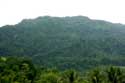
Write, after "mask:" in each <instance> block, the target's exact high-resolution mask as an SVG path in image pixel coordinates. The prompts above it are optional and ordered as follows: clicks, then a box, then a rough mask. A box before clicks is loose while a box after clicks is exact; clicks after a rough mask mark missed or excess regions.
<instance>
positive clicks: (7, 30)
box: [0, 16, 125, 70]
mask: <svg viewBox="0 0 125 83" xmlns="http://www.w3.org/2000/svg"><path fill="white" fill-rule="evenodd" d="M0 55H1V56H27V57H31V58H32V59H33V61H34V63H36V64H41V65H44V66H49V67H51V66H52V67H53V66H57V67H58V68H60V69H66V68H75V69H79V70H81V69H83V68H84V69H86V68H91V67H93V66H97V65H110V64H112V65H117V66H124V65H125V63H124V61H125V25H122V24H113V23H110V22H106V21H102V20H91V19H89V18H87V17H83V16H74V17H49V16H44V17H38V18H36V19H25V20H23V21H22V22H20V23H19V24H17V25H13V26H12V25H7V26H3V27H1V28H0Z"/></svg>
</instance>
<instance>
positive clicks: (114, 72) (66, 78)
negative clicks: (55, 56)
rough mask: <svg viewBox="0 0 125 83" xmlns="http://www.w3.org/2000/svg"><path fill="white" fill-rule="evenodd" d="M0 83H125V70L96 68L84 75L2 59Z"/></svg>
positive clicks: (19, 59) (24, 60)
mask: <svg viewBox="0 0 125 83" xmlns="http://www.w3.org/2000/svg"><path fill="white" fill-rule="evenodd" d="M0 83H125V69H122V68H121V69H120V68H118V67H114V66H111V67H105V68H95V69H91V70H88V71H86V72H84V73H82V72H78V71H76V70H73V69H68V70H64V71H59V70H58V69H56V68H51V69H50V68H44V67H38V65H34V64H33V63H32V61H31V60H29V59H27V58H16V57H0Z"/></svg>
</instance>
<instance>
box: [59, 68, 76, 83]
mask: <svg viewBox="0 0 125 83" xmlns="http://www.w3.org/2000/svg"><path fill="white" fill-rule="evenodd" d="M77 78H78V75H77V73H76V72H75V70H72V69H71V70H67V71H65V72H64V75H63V76H62V78H61V79H62V80H63V81H64V82H65V83H75V81H77Z"/></svg>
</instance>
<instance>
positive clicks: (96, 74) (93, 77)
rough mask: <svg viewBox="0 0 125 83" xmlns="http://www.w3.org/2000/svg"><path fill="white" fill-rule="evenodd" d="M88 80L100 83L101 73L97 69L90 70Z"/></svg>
mask: <svg viewBox="0 0 125 83" xmlns="http://www.w3.org/2000/svg"><path fill="white" fill-rule="evenodd" d="M90 80H91V82H92V83H101V82H102V75H101V72H100V71H99V70H98V69H95V70H93V71H92V73H91V76H90Z"/></svg>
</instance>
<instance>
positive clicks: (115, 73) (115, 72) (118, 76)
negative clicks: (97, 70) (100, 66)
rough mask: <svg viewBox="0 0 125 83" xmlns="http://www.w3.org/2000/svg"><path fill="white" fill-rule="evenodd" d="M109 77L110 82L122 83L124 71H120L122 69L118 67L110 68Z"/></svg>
mask: <svg viewBox="0 0 125 83" xmlns="http://www.w3.org/2000/svg"><path fill="white" fill-rule="evenodd" d="M107 76H108V80H109V82H111V83H122V82H121V81H122V80H123V78H122V77H123V75H122V71H121V70H120V68H116V67H113V66H112V67H110V68H109V69H108V70H107Z"/></svg>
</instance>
